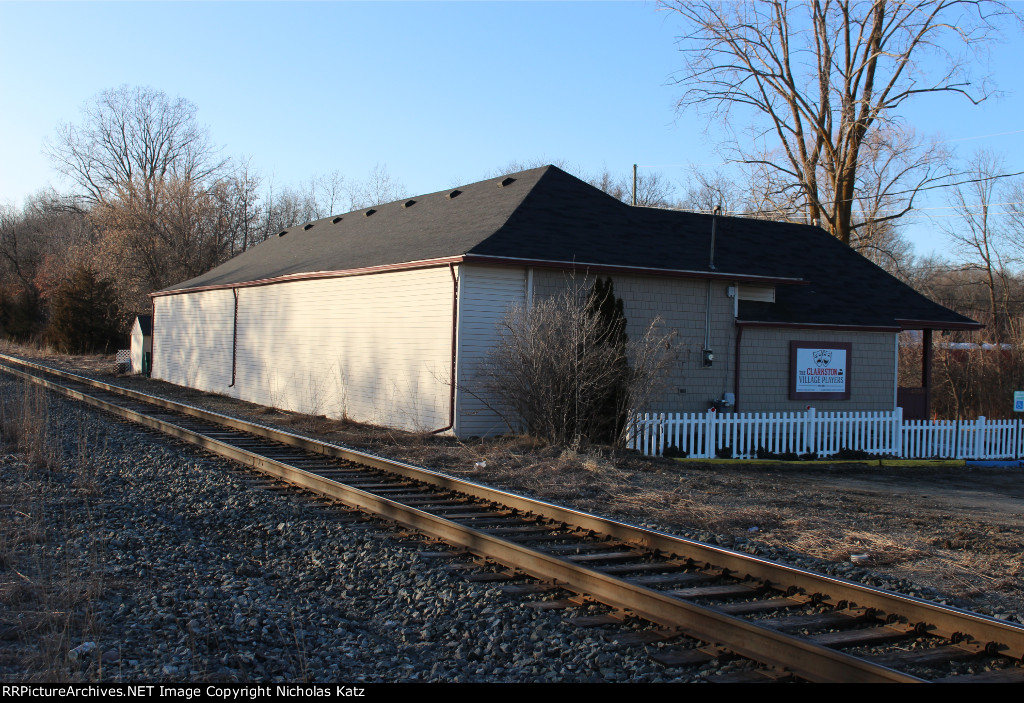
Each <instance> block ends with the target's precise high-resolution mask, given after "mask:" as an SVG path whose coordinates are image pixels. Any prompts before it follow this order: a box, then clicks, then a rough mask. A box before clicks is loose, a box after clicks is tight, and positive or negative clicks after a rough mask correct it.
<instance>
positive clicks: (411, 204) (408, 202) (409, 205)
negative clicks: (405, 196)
mask: <svg viewBox="0 0 1024 703" xmlns="http://www.w3.org/2000/svg"><path fill="white" fill-rule="evenodd" d="M415 204H416V201H415V200H406V201H405V204H404V205H402V207H412V206H413V205H415Z"/></svg>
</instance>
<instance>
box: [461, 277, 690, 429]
mask: <svg viewBox="0 0 1024 703" xmlns="http://www.w3.org/2000/svg"><path fill="white" fill-rule="evenodd" d="M585 291H586V288H585V287H584V286H582V285H579V284H578V283H577V282H575V281H573V282H572V283H570V285H569V286H568V287H567V288H566V289H565V290H564V291H562V292H561V293H559V294H556V295H554V296H551V297H547V298H542V299H539V300H537V301H535V302H534V303H533V305H532V306H530V307H525V306H514V307H513V308H511V309H510V310H509V312H508V313H507V314H506V315H505V318H504V319H503V321H502V323H501V326H500V331H499V339H498V343H497V344H496V345H495V346H494V349H493V350H492V351H491V353H490V354H489V355H488V357H487V360H486V362H485V363H484V364H483V365H482V367H481V369H480V371H479V372H478V380H479V382H480V385H481V388H482V390H484V391H485V394H486V397H487V398H488V399H494V401H493V402H491V403H490V404H491V406H492V409H493V410H495V412H497V413H498V414H499V415H501V417H502V418H503V419H504V420H505V422H506V423H507V424H508V426H509V427H510V428H513V429H514V430H517V431H519V432H522V433H526V434H529V435H532V436H534V437H538V438H541V439H544V440H546V441H549V442H551V443H553V444H558V445H562V446H566V447H570V448H573V449H577V448H579V447H580V446H581V445H582V444H585V443H588V442H594V441H600V439H599V438H601V435H602V430H603V428H606V427H608V425H609V417H608V415H609V413H613V414H614V416H613V417H612V418H611V421H612V425H613V426H614V427H615V433H614V434H615V436H614V441H615V442H616V443H621V442H622V441H623V440H624V439H625V434H626V427H625V425H624V423H623V422H621V421H618V418H625V417H626V416H627V413H628V411H630V410H632V409H634V408H638V407H643V406H644V405H645V404H646V403H647V401H648V400H649V399H650V398H651V397H652V395H653V394H654V393H655V392H656V391H657V390H658V388H659V386H660V380H661V379H662V378H663V377H664V375H665V374H664V371H665V368H666V366H667V364H668V363H669V361H670V360H671V347H672V344H671V342H672V339H673V337H674V333H666V332H665V331H664V330H662V328H661V321H660V319H655V320H652V321H651V322H650V324H649V325H647V327H646V328H645V329H644V330H643V332H642V333H641V334H640V335H638V336H636V337H635V338H634V339H630V340H626V341H624V342H623V343H621V344H619V343H604V342H603V341H602V340H606V339H607V338H608V337H609V333H608V327H607V320H606V319H605V318H603V317H602V315H601V313H600V311H599V310H598V309H597V307H596V306H594V305H592V304H588V303H589V301H588V296H587V294H586V292H585ZM609 398H613V399H614V401H613V405H612V407H611V408H609ZM605 441H607V440H605Z"/></svg>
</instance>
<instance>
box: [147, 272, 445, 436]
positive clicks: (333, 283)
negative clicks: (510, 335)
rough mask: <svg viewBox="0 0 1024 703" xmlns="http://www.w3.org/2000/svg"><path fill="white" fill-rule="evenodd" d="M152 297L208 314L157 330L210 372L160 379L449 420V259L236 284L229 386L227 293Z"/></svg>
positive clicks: (315, 405)
mask: <svg viewBox="0 0 1024 703" xmlns="http://www.w3.org/2000/svg"><path fill="white" fill-rule="evenodd" d="M218 296H219V297H218ZM157 300H158V303H157V309H158V311H159V310H160V308H161V306H163V305H164V304H165V302H168V303H169V305H168V308H170V307H171V306H174V307H176V308H181V307H186V308H189V307H191V308H197V309H200V308H201V309H203V310H206V312H207V316H206V318H205V319H202V318H203V316H202V315H201V314H199V315H195V314H194V315H192V316H191V317H190V318H188V322H187V323H185V324H183V325H179V326H183V327H186V328H189V329H194V330H196V332H195V333H194V334H193V335H187V334H183V333H179V334H177V335H176V336H175V337H174V338H173V340H170V339H168V338H167V336H166V332H163V331H158V332H157V334H158V335H160V336H159V338H158V339H159V341H157V345H158V346H159V345H163V350H162V351H158V352H157V353H158V354H161V355H164V354H171V355H175V356H177V357H180V358H181V359H182V360H183V361H182V363H180V364H179V366H185V367H188V366H190V365H199V366H203V367H206V368H207V369H208V370H207V371H205V372H203V374H202V375H201V377H198V376H197V374H195V373H192V374H191V375H189V374H188V373H185V372H178V373H177V374H175V375H174V377H173V378H171V377H165V376H163V375H161V378H166V379H167V380H170V381H172V382H174V383H181V384H182V385H190V386H193V387H197V388H202V389H203V390H210V391H213V392H217V393H223V394H226V395H231V396H235V397H238V398H241V399H243V400H248V401H251V402H254V403H259V404H261V405H269V406H273V407H278V408H283V409H286V410H292V411H296V412H303V413H309V414H314V415H326V416H328V417H333V418H343V417H347V418H350V419H352V420H356V421H359V422H369V423H374V424H380V425H385V426H390V427H398V428H402V429H408V430H413V431H426V430H432V429H437V428H440V427H443V426H444V425H447V424H448V415H449V388H450V385H449V379H450V376H451V333H452V312H453V311H452V279H451V274H450V273H449V269H448V268H447V267H438V268H431V269H420V270H415V271H394V272H388V273H380V274H374V275H366V276H352V277H346V278H331V279H324V280H314V281H292V282H287V283H279V284H275V285H269V286H257V287H251V288H241V289H239V298H238V347H237V352H236V353H237V357H236V359H237V367H236V384H235V387H234V388H228V385H229V384H230V383H231V331H232V327H231V325H232V313H233V299H232V293H231V291H217V292H216V293H215V294H213V296H211V294H209V293H190V294H182V295H176V296H168V297H163V298H158V299H157ZM158 324H160V322H159V320H158ZM164 324H165V325H166V323H164ZM199 330H204V331H205V332H203V333H201V332H200V331H199ZM200 338H202V339H206V340H211V341H208V342H202V341H197V340H199V339H200ZM179 345H180V346H181V347H182V348H181V349H180V350H179V349H177V348H176V347H177V346H179ZM169 347H170V348H169ZM161 358H162V357H161ZM179 379H184V380H179ZM199 381H201V382H202V385H199Z"/></svg>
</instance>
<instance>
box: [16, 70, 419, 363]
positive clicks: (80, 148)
mask: <svg viewBox="0 0 1024 703" xmlns="http://www.w3.org/2000/svg"><path fill="white" fill-rule="evenodd" d="M46 151H47V153H48V155H49V156H50V158H51V160H52V163H53V164H54V166H55V167H56V168H57V170H59V171H60V172H61V173H62V174H64V175H65V176H66V177H67V178H68V179H69V180H70V181H71V182H72V183H73V184H74V186H75V187H74V190H73V191H72V192H70V193H58V192H55V191H46V192H41V193H38V194H37V195H35V196H33V197H31V198H29V199H28V200H27V202H25V203H24V204H23V205H22V206H21V207H20V208H19V207H15V206H13V205H0V335H2V336H3V337H5V338H8V339H13V340H17V341H29V340H32V341H37V342H45V343H49V344H52V345H53V346H55V347H57V348H60V349H62V350H66V351H78V352H85V351H110V350H112V349H114V348H116V347H118V346H122V345H123V344H124V337H125V335H126V333H127V332H128V328H129V326H130V324H131V320H132V319H133V318H134V316H135V315H136V314H140V313H146V312H148V311H149V310H150V303H149V298H148V294H149V293H151V292H153V291H156V290H160V289H161V288H164V287H167V286H169V285H171V284H174V283H177V282H180V281H183V280H186V279H189V278H192V277H194V276H198V275H200V274H202V273H205V272H206V271H208V270H210V269H211V268H213V267H215V266H217V265H219V264H221V263H223V262H224V261H227V260H228V259H230V258H232V257H233V256H235V255H236V254H239V253H241V252H243V251H245V250H246V249H248V248H250V247H252V246H255V245H256V244H259V243H260V242H262V241H263V240H265V239H266V238H267V237H269V236H270V235H271V234H274V233H276V232H279V231H281V230H282V229H286V228H287V227H290V226H292V225H294V224H296V223H299V222H305V221H308V220H314V219H318V218H321V217H326V216H328V215H330V214H334V213H337V212H340V211H345V210H351V209H356V208H360V207H369V206H370V205H375V204H379V203H382V202H388V201H391V200H396V199H398V198H400V197H401V196H402V195H403V192H402V189H403V186H402V185H401V184H400V183H398V182H397V181H395V180H394V179H393V178H392V177H391V176H390V175H389V174H388V173H387V171H386V169H384V168H383V167H379V166H378V167H377V168H375V169H374V171H373V172H372V173H370V174H369V176H368V178H366V179H364V180H359V181H356V180H347V179H346V178H345V177H344V176H342V175H341V173H340V172H338V171H334V172H332V173H330V174H325V175H320V176H314V177H312V178H310V179H309V181H307V182H305V183H302V184H300V185H299V186H297V187H280V186H276V185H275V184H273V183H271V182H268V181H267V180H266V179H265V178H264V177H263V176H261V175H260V174H259V173H257V172H255V170H254V169H253V168H252V167H251V166H250V164H249V162H248V161H247V160H244V159H239V160H232V159H227V158H223V157H222V156H221V155H220V149H218V148H217V147H215V146H214V145H213V144H211V142H210V139H209V136H208V133H207V131H206V129H205V128H203V127H202V126H201V125H200V124H199V123H198V121H197V119H196V107H195V106H194V105H193V104H192V103H190V102H188V101H187V100H184V99H181V98H178V99H171V98H169V97H168V96H167V95H166V94H164V93H163V92H161V91H158V90H153V89H150V88H131V87H127V86H124V87H121V88H118V89H115V90H108V91H105V92H103V93H101V94H100V95H98V96H97V97H96V98H95V99H94V100H93V101H91V102H90V103H89V104H87V105H86V107H85V108H84V110H83V114H82V117H81V120H80V121H79V122H78V123H76V124H66V125H61V126H60V127H59V128H58V130H57V134H56V136H55V138H54V139H52V140H51V141H50V142H49V143H48V144H47V145H46Z"/></svg>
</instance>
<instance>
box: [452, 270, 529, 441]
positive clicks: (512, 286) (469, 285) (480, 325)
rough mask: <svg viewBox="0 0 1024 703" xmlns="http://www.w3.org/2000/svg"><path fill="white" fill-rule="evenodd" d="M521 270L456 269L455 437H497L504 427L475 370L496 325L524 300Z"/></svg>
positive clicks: (493, 340) (492, 339) (492, 340)
mask: <svg viewBox="0 0 1024 703" xmlns="http://www.w3.org/2000/svg"><path fill="white" fill-rule="evenodd" d="M525 294H526V270H525V269H520V268H500V267H495V266H489V267H488V266H462V267H461V269H460V277H459V362H458V376H459V399H458V403H457V405H456V408H457V413H458V417H457V419H456V422H455V431H456V434H457V435H458V436H459V437H472V436H474V435H475V436H480V437H485V436H488V435H494V434H502V433H505V432H508V426H507V425H506V424H505V421H504V420H502V419H501V417H500V415H499V414H498V413H496V412H495V411H494V410H493V408H494V407H497V401H496V399H495V398H493V397H491V396H490V395H489V394H488V393H487V392H486V391H485V390H484V389H483V387H482V386H481V383H480V380H479V378H478V377H477V371H478V369H479V368H480V365H481V364H483V363H484V362H485V361H486V359H487V355H488V353H489V352H490V351H491V349H492V348H493V347H494V345H495V344H496V343H497V340H498V326H499V324H500V323H501V321H502V320H503V319H504V317H505V315H506V313H507V311H508V310H509V308H510V307H511V306H513V305H517V304H518V305H523V304H524V303H525V300H526V295H525Z"/></svg>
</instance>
